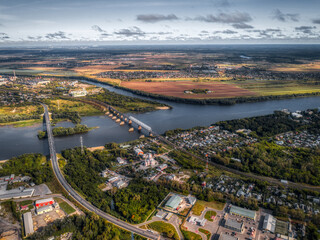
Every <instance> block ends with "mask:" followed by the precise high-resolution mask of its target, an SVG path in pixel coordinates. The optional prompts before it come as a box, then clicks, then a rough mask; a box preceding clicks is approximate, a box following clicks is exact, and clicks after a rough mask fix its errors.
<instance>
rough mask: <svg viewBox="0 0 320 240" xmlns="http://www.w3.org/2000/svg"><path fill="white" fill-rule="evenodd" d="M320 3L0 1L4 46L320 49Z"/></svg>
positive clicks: (250, 0) (251, 0)
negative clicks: (243, 45) (272, 45)
mask: <svg viewBox="0 0 320 240" xmlns="http://www.w3.org/2000/svg"><path fill="white" fill-rule="evenodd" d="M319 9H320V0H154V1H153V0H113V1H110V0H0V46H1V45H6V44H9V45H10V44H31V45H32V44H40V43H41V44H49V45H50V44H55V43H61V44H62V43H64V44H68V43H72V44H83V43H90V44H171V43H177V44H182V43H196V44H201V43H204V44H207V43H213V44H214V43H217V44H221V43H320V10H319Z"/></svg>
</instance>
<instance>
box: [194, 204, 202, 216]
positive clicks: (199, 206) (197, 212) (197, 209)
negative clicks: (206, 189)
mask: <svg viewBox="0 0 320 240" xmlns="http://www.w3.org/2000/svg"><path fill="white" fill-rule="evenodd" d="M203 210H204V205H203V204H200V203H199V201H197V202H196V204H195V205H194V206H193V208H192V213H193V214H194V215H197V216H200V215H201V213H202V212H203Z"/></svg>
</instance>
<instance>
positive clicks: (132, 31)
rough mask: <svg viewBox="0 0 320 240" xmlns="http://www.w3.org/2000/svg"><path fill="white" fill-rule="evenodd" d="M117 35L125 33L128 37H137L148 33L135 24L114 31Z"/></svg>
mask: <svg viewBox="0 0 320 240" xmlns="http://www.w3.org/2000/svg"><path fill="white" fill-rule="evenodd" d="M114 34H116V35H123V36H126V37H134V36H135V37H136V36H144V35H145V34H146V33H145V32H143V31H142V30H141V29H140V28H138V27H136V26H134V27H131V28H123V29H120V30H119V31H116V32H114Z"/></svg>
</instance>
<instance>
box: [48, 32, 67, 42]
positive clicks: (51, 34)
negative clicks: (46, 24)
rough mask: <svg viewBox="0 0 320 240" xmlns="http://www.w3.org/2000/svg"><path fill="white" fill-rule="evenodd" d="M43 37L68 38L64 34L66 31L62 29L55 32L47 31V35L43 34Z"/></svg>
mask: <svg viewBox="0 0 320 240" xmlns="http://www.w3.org/2000/svg"><path fill="white" fill-rule="evenodd" d="M45 38H47V39H50V40H59V39H60V40H61V39H69V38H68V37H67V36H66V33H65V32H62V31H59V32H55V33H48V34H47V35H45Z"/></svg>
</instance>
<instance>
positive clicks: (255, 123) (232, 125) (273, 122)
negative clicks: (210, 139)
mask: <svg viewBox="0 0 320 240" xmlns="http://www.w3.org/2000/svg"><path fill="white" fill-rule="evenodd" d="M217 125H219V126H221V127H223V129H226V130H229V131H232V132H235V131H236V130H238V129H244V128H245V129H250V130H252V131H253V132H254V133H256V135H257V136H258V137H271V136H274V135H276V134H278V133H283V132H288V131H292V130H295V129H297V128H298V127H301V126H302V124H301V123H299V122H296V121H294V120H293V119H291V118H290V116H289V115H288V114H285V113H282V112H275V113H274V114H270V115H265V116H259V117H252V118H242V119H235V120H230V121H222V122H218V123H217ZM254 133H253V134H254Z"/></svg>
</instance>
